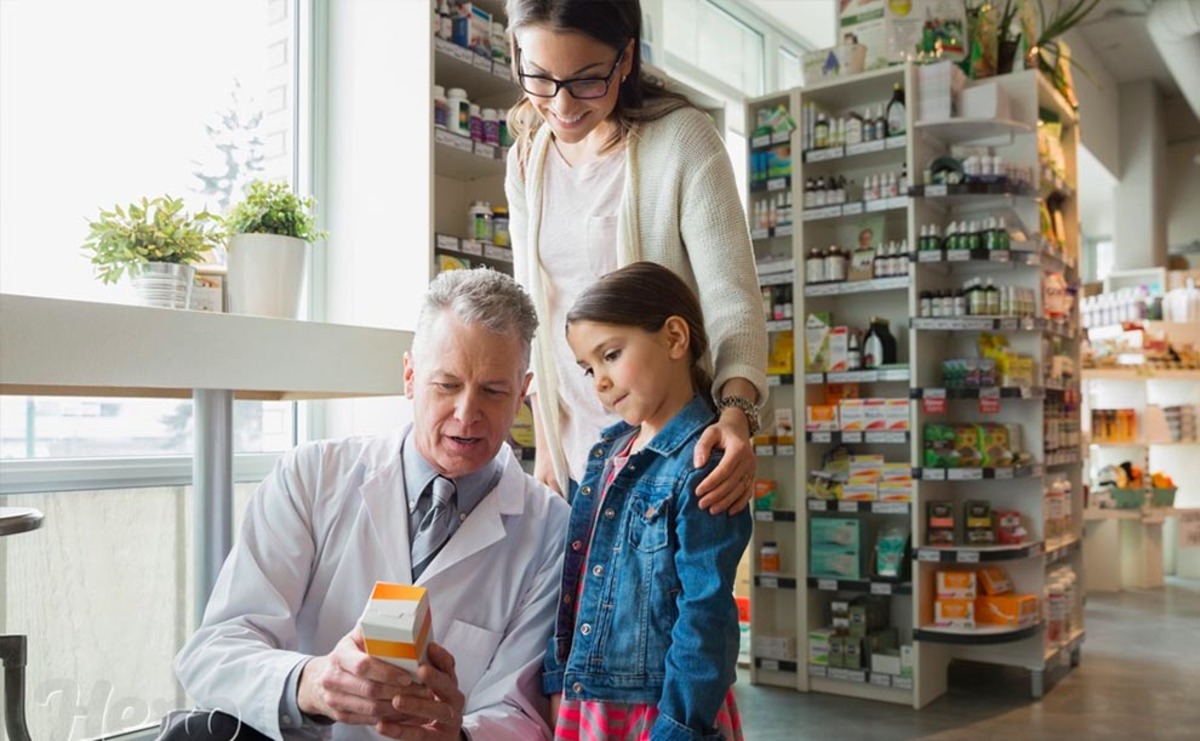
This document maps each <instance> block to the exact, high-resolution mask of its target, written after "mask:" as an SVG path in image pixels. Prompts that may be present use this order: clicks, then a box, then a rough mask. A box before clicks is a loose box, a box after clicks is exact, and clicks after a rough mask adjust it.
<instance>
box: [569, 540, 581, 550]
mask: <svg viewBox="0 0 1200 741" xmlns="http://www.w3.org/2000/svg"><path fill="white" fill-rule="evenodd" d="M571 550H573V551H575V552H577V553H578V552H579V551H581V550H583V541H580V540H577V541H575V542H574V543H572V544H571Z"/></svg>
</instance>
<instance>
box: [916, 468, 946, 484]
mask: <svg viewBox="0 0 1200 741" xmlns="http://www.w3.org/2000/svg"><path fill="white" fill-rule="evenodd" d="M921 478H923V479H925V480H926V481H945V480H946V469H944V468H922V469H921Z"/></svg>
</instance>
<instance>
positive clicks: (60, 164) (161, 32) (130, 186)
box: [0, 0, 300, 459]
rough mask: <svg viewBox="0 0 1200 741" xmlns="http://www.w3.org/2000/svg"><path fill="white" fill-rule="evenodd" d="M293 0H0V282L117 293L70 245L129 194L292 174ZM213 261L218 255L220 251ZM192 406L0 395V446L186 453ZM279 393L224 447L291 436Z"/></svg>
mask: <svg viewBox="0 0 1200 741" xmlns="http://www.w3.org/2000/svg"><path fill="white" fill-rule="evenodd" d="M296 11H297V2H296V0H182V1H180V2H170V3H164V2H161V0H113V1H112V2H104V3H81V2H78V1H77V0H38V1H37V2H4V3H0V161H2V162H3V163H4V167H3V168H2V170H0V244H3V245H4V247H3V250H0V291H2V292H5V293H19V294H29V295H38V296H49V297H54V298H65V299H79V300H88V301H112V302H123V303H124V302H129V303H132V302H133V301H132V295H131V291H130V289H129V288H128V287H125V286H106V285H104V284H102V283H100V281H99V280H97V279H96V278H95V277H94V276H93V274H92V267H91V265H90V263H89V262H88V259H87V257H85V256H84V255H83V253H82V251H81V249H80V245H81V244H82V243H83V241H84V240H85V238H86V236H87V231H88V230H87V221H88V220H90V219H93V218H95V217H96V215H97V214H98V212H99V209H100V208H111V207H112V206H113V205H114V204H126V203H130V202H133V201H137V200H140V199H141V198H142V197H143V196H145V197H153V196H156V195H162V194H170V195H172V196H174V197H179V198H183V199H184V200H185V202H186V204H187V207H188V210H189V211H192V212H195V211H198V210H201V209H204V208H208V209H210V210H214V211H224V210H226V209H227V208H228V207H229V206H230V205H231V204H232V203H233V202H235V201H236V200H237V199H238V198H240V194H241V192H242V188H243V186H244V185H245V184H246V183H247V182H248V181H249V180H251V179H253V178H268V179H275V180H285V181H288V182H295V180H296V178H297V174H298V172H299V168H298V164H299V162H300V158H299V157H298V153H297V146H296V143H297V139H298V137H297V126H296V120H297V115H296V110H297V109H296V105H297V100H296V98H297V95H296V93H297V90H296V86H297V85H296V81H297V79H298V75H297V70H298V55H297V48H296V45H297V40H298V34H297V32H296V28H297V23H296ZM217 257H218V259H220V256H217ZM191 416H192V408H191V403H190V402H181V401H171V400H151V399H106V400H96V399H57V398H45V399H25V398H18V397H2V398H0V458H6V459H11V458H45V457H81V456H83V457H93V456H113V455H120V456H149V455H169V454H179V453H185V454H186V453H190V452H191V435H192V431H191V430H192V424H191ZM293 416H294V405H292V404H290V403H251V402H245V403H238V404H237V405H236V409H235V424H236V425H237V427H236V429H235V438H236V442H237V450H238V451H239V452H260V451H278V450H284V449H286V448H288V447H290V446H291V445H292V444H293V443H294V436H293V433H292V429H293V426H294V425H293Z"/></svg>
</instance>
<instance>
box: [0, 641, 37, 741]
mask: <svg viewBox="0 0 1200 741" xmlns="http://www.w3.org/2000/svg"><path fill="white" fill-rule="evenodd" d="M25 645H26V640H25V636H19V635H12V636H0V662H2V663H3V664H4V708H5V711H4V712H5V716H4V730H5V731H7V732H8V738H9V741H30V739H29V727H28V726H26V725H25Z"/></svg>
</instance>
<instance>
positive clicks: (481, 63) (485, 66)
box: [475, 54, 492, 72]
mask: <svg viewBox="0 0 1200 741" xmlns="http://www.w3.org/2000/svg"><path fill="white" fill-rule="evenodd" d="M475 69H481V70H483V71H484V72H491V71H492V60H491V58H490V57H485V56H483V55H482V54H476V55H475Z"/></svg>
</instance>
